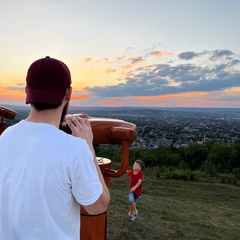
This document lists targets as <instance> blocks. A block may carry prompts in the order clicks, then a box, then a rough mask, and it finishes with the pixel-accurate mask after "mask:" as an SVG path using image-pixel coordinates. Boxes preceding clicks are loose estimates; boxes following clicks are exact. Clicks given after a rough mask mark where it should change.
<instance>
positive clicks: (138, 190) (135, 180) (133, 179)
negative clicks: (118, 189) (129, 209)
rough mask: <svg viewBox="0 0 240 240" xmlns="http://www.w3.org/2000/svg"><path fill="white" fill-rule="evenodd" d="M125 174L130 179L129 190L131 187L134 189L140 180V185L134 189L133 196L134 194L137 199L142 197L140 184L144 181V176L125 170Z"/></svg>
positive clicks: (140, 173)
mask: <svg viewBox="0 0 240 240" xmlns="http://www.w3.org/2000/svg"><path fill="white" fill-rule="evenodd" d="M127 174H128V176H129V177H130V185H129V189H131V188H132V187H134V186H135V185H136V184H137V183H138V180H139V179H140V180H142V182H141V184H140V185H139V186H138V187H137V188H136V190H135V191H134V194H136V195H137V196H138V197H140V196H141V195H142V183H143V180H144V176H143V174H142V172H138V173H137V174H136V175H135V174H134V173H133V170H127Z"/></svg>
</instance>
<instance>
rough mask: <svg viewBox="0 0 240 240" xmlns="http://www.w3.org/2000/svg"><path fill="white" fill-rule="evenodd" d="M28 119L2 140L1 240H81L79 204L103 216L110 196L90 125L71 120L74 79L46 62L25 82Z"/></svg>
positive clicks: (56, 64)
mask: <svg viewBox="0 0 240 240" xmlns="http://www.w3.org/2000/svg"><path fill="white" fill-rule="evenodd" d="M26 83H27V84H26V94H27V97H26V103H27V104H31V112H30V114H29V116H28V117H27V118H26V119H25V120H22V121H20V122H19V123H17V124H15V125H13V126H11V127H8V128H7V129H6V130H5V131H4V132H3V134H2V135H1V136H0V240H36V239H42V240H55V239H56V240H73V239H76V240H78V239H79V238H80V230H79V226H80V208H79V207H80V205H82V206H83V207H84V208H85V210H86V211H87V212H88V213H89V214H100V213H102V212H104V211H105V210H106V208H107V206H108V204H109V201H110V195H109V191H108V189H107V186H106V185H105V182H104V179H103V176H102V173H101V171H100V168H99V166H98V164H97V161H96V157H95V152H94V149H93V145H92V141H93V134H92V129H91V125H90V123H89V121H88V120H87V119H83V118H80V117H78V116H69V117H68V118H67V119H65V121H66V122H67V124H68V125H69V127H70V129H71V131H72V135H69V134H66V133H65V132H63V131H61V130H59V126H60V123H61V121H62V120H63V119H64V117H65V114H66V112H67V107H68V103H69V101H70V97H71V92H72V88H71V75H70V71H69V69H68V67H67V66H66V65H65V64H64V63H63V62H61V61H59V60H57V59H54V58H50V57H46V58H42V59H39V60H37V61H35V62H34V63H32V64H31V66H30V67H29V69H28V73H27V77H26Z"/></svg>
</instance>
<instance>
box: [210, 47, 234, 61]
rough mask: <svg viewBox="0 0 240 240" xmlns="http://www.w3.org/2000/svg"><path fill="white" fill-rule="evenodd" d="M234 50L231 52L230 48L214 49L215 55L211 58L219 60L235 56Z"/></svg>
mask: <svg viewBox="0 0 240 240" xmlns="http://www.w3.org/2000/svg"><path fill="white" fill-rule="evenodd" d="M233 55H234V54H233V52H231V51H230V50H219V49H218V50H215V51H213V55H212V56H211V60H217V59H222V58H226V57H229V56H233Z"/></svg>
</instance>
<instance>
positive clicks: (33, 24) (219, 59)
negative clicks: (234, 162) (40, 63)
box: [0, 0, 240, 108]
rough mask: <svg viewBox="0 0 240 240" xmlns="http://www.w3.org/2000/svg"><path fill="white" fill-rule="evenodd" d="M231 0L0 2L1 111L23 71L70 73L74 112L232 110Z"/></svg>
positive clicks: (237, 102)
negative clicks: (36, 66)
mask: <svg viewBox="0 0 240 240" xmlns="http://www.w3.org/2000/svg"><path fill="white" fill-rule="evenodd" d="M239 13H240V0H201V1H196V0H167V1H166V0H147V1H144V0H85V1H83V0H67V1H66V0H35V1H32V0H22V1H19V0H8V1H1V3H0V105H3V106H4V104H14V105H24V104H25V91H24V89H25V78H26V72H27V69H28V67H29V66H30V64H31V63H32V62H33V61H35V60H37V59H39V58H42V57H45V56H51V57H53V58H57V59H60V60H62V61H63V62H65V63H66V64H67V65H68V67H69V69H70V71H71V74H72V81H73V84H72V86H73V89H74V91H73V95H72V100H71V104H72V105H74V106H146V107H217V108H218V107H230V108H232V107H238V108H239V107H240V25H239V23H240V14H239Z"/></svg>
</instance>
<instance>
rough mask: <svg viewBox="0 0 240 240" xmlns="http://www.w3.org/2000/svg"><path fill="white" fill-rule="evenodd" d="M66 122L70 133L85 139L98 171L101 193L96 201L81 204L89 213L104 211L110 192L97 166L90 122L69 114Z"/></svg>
mask: <svg viewBox="0 0 240 240" xmlns="http://www.w3.org/2000/svg"><path fill="white" fill-rule="evenodd" d="M66 121H67V124H68V125H69V127H70V129H71V130H72V135H73V136H75V137H80V138H82V139H85V140H86V141H87V143H88V146H89V148H90V149H91V150H92V152H93V156H94V159H93V161H94V164H95V167H96V170H97V173H98V177H99V180H100V182H101V184H102V188H103V191H102V194H101V195H100V197H99V198H98V200H97V201H96V202H94V203H93V204H91V205H88V206H83V208H84V209H85V210H86V211H87V212H88V213H89V214H99V213H102V212H104V211H105V210H106V209H107V206H108V204H109V202H110V194H109V190H108V188H107V186H106V184H105V181H104V178H103V175H102V172H101V170H100V167H99V166H98V163H97V159H96V156H95V151H94V148H93V145H92V142H93V133H92V128H91V125H90V122H89V121H88V119H86V118H81V117H79V116H71V117H68V118H67V119H66Z"/></svg>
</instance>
